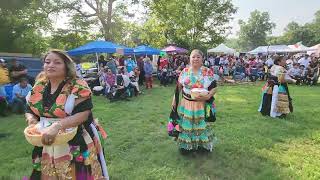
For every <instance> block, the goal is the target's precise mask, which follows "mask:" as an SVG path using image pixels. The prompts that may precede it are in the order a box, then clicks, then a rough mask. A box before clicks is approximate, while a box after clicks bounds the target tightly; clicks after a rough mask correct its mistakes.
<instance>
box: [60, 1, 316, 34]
mask: <svg viewBox="0 0 320 180" xmlns="http://www.w3.org/2000/svg"><path fill="white" fill-rule="evenodd" d="M232 3H233V4H234V6H235V7H237V8H238V10H237V12H236V13H235V14H234V15H233V18H234V19H233V20H232V21H231V22H230V26H231V27H232V29H231V30H230V35H229V37H236V36H237V32H238V31H239V30H240V27H239V24H238V21H239V20H240V19H242V20H245V21H246V20H248V18H249V17H250V13H251V12H252V11H254V10H256V9H257V10H259V11H264V12H269V14H270V18H271V21H272V22H274V23H276V27H275V29H274V30H273V31H272V35H274V36H279V35H281V34H282V33H283V32H284V28H285V27H286V25H287V24H288V23H289V22H291V21H295V22H297V23H299V24H305V23H307V22H311V21H312V20H313V18H314V14H315V12H316V11H317V10H320V0H232ZM133 8H139V6H138V7H137V6H135V7H131V8H130V11H131V12H134V11H135V9H133ZM139 9H141V7H140V8H139ZM142 9H143V8H142ZM141 15H142V14H140V15H138V16H141ZM67 19H68V18H67V17H66V15H65V14H61V15H60V17H57V18H56V19H55V27H56V28H64V27H66V25H65V23H66V22H67Z"/></svg>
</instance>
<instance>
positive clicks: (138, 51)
mask: <svg viewBox="0 0 320 180" xmlns="http://www.w3.org/2000/svg"><path fill="white" fill-rule="evenodd" d="M160 53H161V50H159V49H156V48H153V47H150V46H144V45H143V46H138V47H136V48H134V54H135V55H159V54H160Z"/></svg>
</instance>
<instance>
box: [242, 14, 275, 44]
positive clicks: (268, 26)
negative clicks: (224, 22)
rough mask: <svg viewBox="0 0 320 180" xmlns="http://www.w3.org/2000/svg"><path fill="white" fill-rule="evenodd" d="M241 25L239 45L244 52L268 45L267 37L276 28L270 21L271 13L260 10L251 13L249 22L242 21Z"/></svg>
mask: <svg viewBox="0 0 320 180" xmlns="http://www.w3.org/2000/svg"><path fill="white" fill-rule="evenodd" d="M239 25H240V32H239V43H240V46H241V47H242V48H243V50H251V49H253V48H256V47H257V46H263V45H267V36H268V34H270V33H271V32H272V29H273V28H274V27H275V24H274V23H273V22H271V21H270V16H269V13H268V12H260V11H258V10H255V11H253V12H251V15H250V18H249V20H248V21H247V22H245V21H242V20H240V21H239Z"/></svg>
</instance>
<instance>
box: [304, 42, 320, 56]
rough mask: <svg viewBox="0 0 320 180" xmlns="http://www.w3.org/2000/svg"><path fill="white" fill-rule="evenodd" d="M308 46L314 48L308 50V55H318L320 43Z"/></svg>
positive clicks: (319, 53)
mask: <svg viewBox="0 0 320 180" xmlns="http://www.w3.org/2000/svg"><path fill="white" fill-rule="evenodd" d="M310 48H312V49H314V50H312V51H308V52H307V53H308V54H309V55H311V54H314V55H315V56H316V57H320V44H317V45H314V46H312V47H310Z"/></svg>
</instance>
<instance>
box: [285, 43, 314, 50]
mask: <svg viewBox="0 0 320 180" xmlns="http://www.w3.org/2000/svg"><path fill="white" fill-rule="evenodd" d="M288 47H289V48H290V49H291V50H290V51H289V52H307V51H314V50H316V48H312V47H311V48H310V47H307V46H305V45H303V44H302V42H298V43H296V44H293V45H288Z"/></svg>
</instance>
